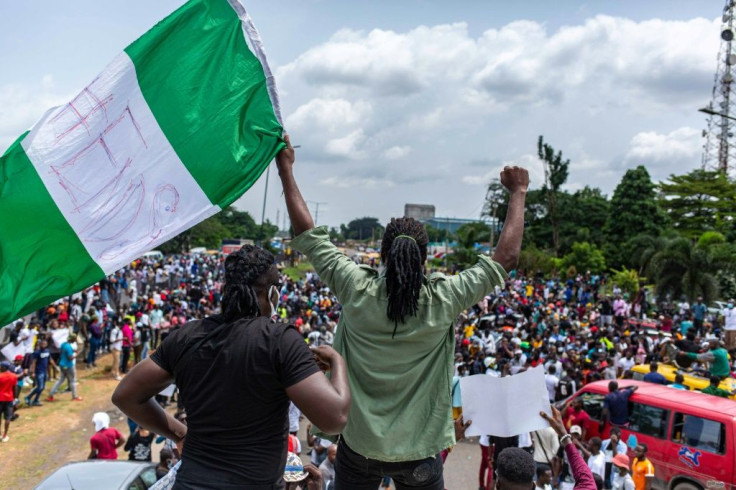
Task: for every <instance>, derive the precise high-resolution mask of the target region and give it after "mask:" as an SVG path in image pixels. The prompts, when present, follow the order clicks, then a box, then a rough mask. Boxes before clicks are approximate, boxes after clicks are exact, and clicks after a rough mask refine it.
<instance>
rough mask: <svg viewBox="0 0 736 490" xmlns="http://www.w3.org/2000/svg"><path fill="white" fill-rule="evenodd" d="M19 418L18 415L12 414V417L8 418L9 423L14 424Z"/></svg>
mask: <svg viewBox="0 0 736 490" xmlns="http://www.w3.org/2000/svg"><path fill="white" fill-rule="evenodd" d="M19 418H20V415H18V414H17V413H14V414H13V416H12V417H10V421H11V422H15V421H16V420H18V419H19Z"/></svg>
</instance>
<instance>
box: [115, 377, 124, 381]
mask: <svg viewBox="0 0 736 490" xmlns="http://www.w3.org/2000/svg"><path fill="white" fill-rule="evenodd" d="M121 379H123V378H121V377H120V376H115V381H120V380H121Z"/></svg>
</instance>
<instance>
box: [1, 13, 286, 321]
mask: <svg viewBox="0 0 736 490" xmlns="http://www.w3.org/2000/svg"><path fill="white" fill-rule="evenodd" d="M281 137H282V126H281V117H280V113H279V107H278V100H277V98H276V90H275V86H274V82H273V77H272V75H271V71H270V69H269V67H268V64H267V63H266V59H265V55H264V52H263V47H262V45H261V41H260V38H259V36H258V32H257V31H256V29H255V27H254V25H253V23H252V21H251V19H250V17H249V16H248V14H247V12H246V11H245V8H244V7H243V5H242V4H241V3H240V1H239V0H191V1H190V2H188V3H186V4H185V5H184V6H182V7H181V8H180V9H178V10H177V11H175V12H174V13H172V14H171V15H169V16H168V17H167V18H166V19H164V20H163V21H161V22H159V23H158V24H157V25H156V26H155V27H153V29H151V30H150V31H148V32H147V33H145V34H144V35H143V36H142V37H141V38H140V39H138V40H137V41H135V42H134V43H133V44H131V45H130V46H128V47H127V48H126V49H125V50H124V51H123V52H122V53H120V54H119V55H118V56H117V57H116V58H115V59H114V60H113V61H112V62H111V63H110V64H109V65H108V66H107V67H106V68H105V69H104V70H103V71H102V73H100V74H99V76H97V78H95V79H94V80H92V81H91V82H90V83H89V85H87V86H86V87H85V88H84V89H83V90H82V91H81V92H79V94H78V95H77V96H76V97H74V98H73V99H72V100H71V101H69V103H68V104H66V105H64V106H60V107H56V108H54V109H51V110H49V111H48V112H47V113H46V114H45V115H44V116H43V117H42V118H41V120H40V121H39V122H38V123H36V125H35V126H34V127H33V128H31V129H30V130H29V131H28V132H26V133H25V134H23V135H21V137H20V138H18V140H17V141H16V142H15V143H13V144H12V145H11V146H10V148H9V149H8V150H7V151H6V152H5V154H4V155H3V156H2V157H0V326H1V325H4V324H6V323H8V322H10V321H12V320H13V319H15V318H17V317H19V316H21V315H24V314H27V313H29V312H31V311H33V310H35V309H37V308H40V307H42V306H44V305H46V304H48V303H50V302H52V301H54V300H56V299H58V298H60V297H63V296H66V295H69V294H72V293H74V292H77V291H79V290H81V289H83V288H85V287H87V286H89V285H91V284H93V283H94V282H97V281H99V280H101V279H102V278H104V277H105V276H106V275H108V274H110V273H112V272H114V271H115V270H117V269H119V268H120V267H122V266H124V265H125V264H127V263H129V262H130V261H132V260H133V259H135V258H136V257H139V256H140V255H141V254H142V253H143V252H145V251H147V250H150V249H152V248H155V247H156V246H157V245H159V244H161V243H163V242H165V241H166V240H168V239H170V238H172V237H173V236H175V235H177V234H179V233H181V232H182V231H184V230H186V229H188V228H190V227H192V226H194V225H195V224H197V223H199V222H200V221H202V220H204V219H206V218H208V217H210V216H212V215H214V214H215V213H217V212H218V211H220V210H221V209H222V208H223V207H225V206H227V205H228V204H230V203H232V202H233V201H235V200H236V199H237V198H238V197H240V196H241V195H242V194H243V193H244V192H245V191H246V190H247V189H248V188H250V186H252V185H253V183H254V182H255V181H256V180H257V179H258V177H259V176H260V175H261V173H262V172H263V171H264V170H265V169H266V167H267V166H268V164H269V162H270V161H271V160H272V159H273V157H274V156H275V154H276V153H277V151H278V150H280V149H281V148H282V147H283V142H282V139H281Z"/></svg>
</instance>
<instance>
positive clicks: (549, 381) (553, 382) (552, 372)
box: [544, 365, 560, 403]
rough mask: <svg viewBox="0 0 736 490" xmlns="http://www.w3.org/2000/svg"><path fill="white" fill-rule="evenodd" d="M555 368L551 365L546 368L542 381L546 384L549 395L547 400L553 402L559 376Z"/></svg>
mask: <svg viewBox="0 0 736 490" xmlns="http://www.w3.org/2000/svg"><path fill="white" fill-rule="evenodd" d="M556 374H557V368H556V367H555V366H554V365H551V366H550V367H549V369H548V373H547V374H545V375H544V382H545V384H546V385H547V394H548V395H549V402H550V403H554V401H555V394H556V393H557V385H559V384H560V378H558V377H557V376H556Z"/></svg>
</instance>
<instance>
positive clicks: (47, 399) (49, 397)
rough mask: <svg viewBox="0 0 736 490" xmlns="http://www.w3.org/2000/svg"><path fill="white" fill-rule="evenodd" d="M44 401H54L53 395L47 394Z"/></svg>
mask: <svg viewBox="0 0 736 490" xmlns="http://www.w3.org/2000/svg"><path fill="white" fill-rule="evenodd" d="M46 401H47V402H55V401H56V400H54V395H49V396H47V397H46Z"/></svg>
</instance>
